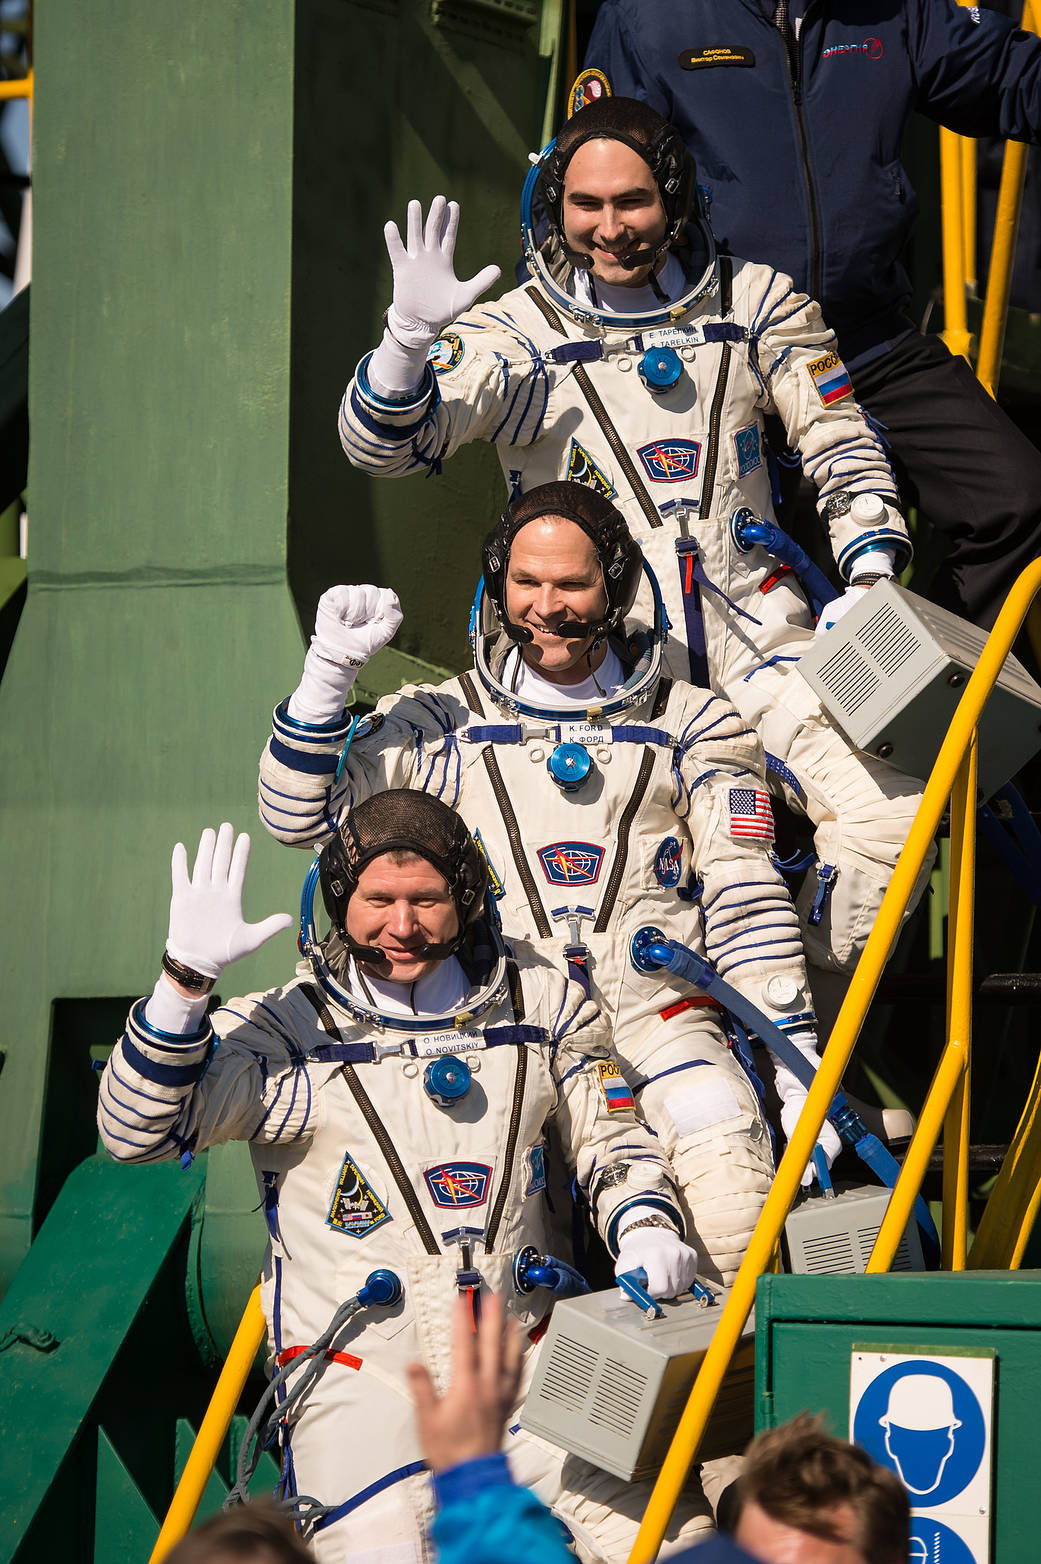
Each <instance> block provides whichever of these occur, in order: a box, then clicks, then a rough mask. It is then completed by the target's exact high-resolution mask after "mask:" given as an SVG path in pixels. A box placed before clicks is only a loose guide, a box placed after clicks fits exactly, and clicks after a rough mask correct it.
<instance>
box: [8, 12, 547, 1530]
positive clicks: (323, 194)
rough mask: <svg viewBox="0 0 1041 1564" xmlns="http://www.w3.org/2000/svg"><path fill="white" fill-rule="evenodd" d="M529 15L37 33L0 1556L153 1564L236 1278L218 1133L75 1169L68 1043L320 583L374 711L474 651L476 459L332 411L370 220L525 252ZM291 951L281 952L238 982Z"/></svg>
mask: <svg viewBox="0 0 1041 1564" xmlns="http://www.w3.org/2000/svg"><path fill="white" fill-rule="evenodd" d="M558 13H559V6H552V5H550V6H540V5H539V4H538V3H537V0H359V3H350V0H295V3H294V0H221V3H220V4H215V3H214V0H178V4H176V5H155V4H150V3H145V0H111V3H109V4H108V5H106V6H105V7H103V8H102V9H100V10H99V9H97V8H93V9H92V10H91V14H90V16H89V19H88V18H85V16H84V14H83V10H82V7H81V6H78V5H76V4H74V3H73V0H48V3H47V4H46V5H43V6H40V7H38V9H37V15H36V25H35V39H34V64H35V73H36V76H35V79H36V97H35V111H34V159H33V168H34V204H35V210H34V228H35V234H34V237H35V255H34V276H33V286H32V298H31V344H32V351H31V360H30V424H31V430H32V440H31V455H30V470H29V482H28V514H29V524H28V525H29V548H28V561H27V565H28V595H27V599H26V603H25V607H24V610H23V612H22V615H21V619H20V622H19V624H18V629H17V633H16V635H15V637H14V642H13V645H12V648H11V653H10V658H9V661H8V663H7V666H6V669H5V671H4V677H3V681H2V684H0V881H2V883H3V885H4V887H5V893H4V896H3V913H2V917H3V922H4V939H3V950H4V977H5V995H4V1007H3V1022H2V1029H3V1038H2V1040H0V1050H2V1053H3V1073H2V1076H0V1184H2V1190H3V1198H2V1203H0V1290H3V1289H7V1292H6V1298H5V1299H4V1302H3V1304H2V1305H0V1354H2V1355H3V1365H2V1367H3V1383H4V1391H3V1397H4V1406H5V1414H6V1415H5V1427H6V1428H7V1429H8V1430H11V1429H12V1428H17V1429H18V1434H17V1437H16V1438H7V1439H5V1441H4V1446H3V1453H2V1454H0V1489H2V1491H3V1494H4V1500H3V1503H2V1505H0V1517H2V1518H0V1561H6V1560H9V1559H14V1558H15V1557H17V1558H18V1559H19V1560H21V1561H26V1560H30V1559H31V1560H36V1559H41V1560H42V1559H52V1558H54V1557H57V1556H59V1549H60V1555H61V1556H62V1557H69V1558H74V1559H78V1558H85V1559H86V1558H93V1557H94V1556H95V1552H94V1550H95V1531H96V1533H97V1541H98V1545H97V1557H98V1558H101V1557H104V1558H105V1559H106V1560H112V1559H116V1558H123V1557H125V1558H126V1559H128V1560H129V1559H132V1558H133V1559H138V1560H140V1559H142V1558H144V1557H146V1556H147V1552H148V1550H149V1548H150V1546H151V1543H152V1542H153V1541H154V1538H155V1535H156V1530H157V1520H158V1519H159V1518H161V1516H162V1514H163V1512H164V1510H165V1506H166V1503H167V1501H168V1499H169V1496H170V1493H171V1491H172V1484H173V1480H174V1475H175V1471H176V1469H177V1466H178V1463H179V1461H181V1460H183V1456H184V1453H185V1441H186V1440H187V1439H188V1438H189V1432H188V1431H189V1429H190V1427H191V1426H193V1425H195V1424H197V1421H198V1418H199V1416H200V1415H201V1412H202V1410H203V1408H204V1406H205V1400H206V1392H207V1391H208V1389H209V1388H210V1387H211V1385H212V1380H213V1362H214V1361H215V1359H216V1356H217V1354H219V1353H220V1352H222V1351H223V1350H224V1349H225V1348H226V1346H227V1343H228V1341H229V1339H230V1336H231V1334H232V1331H233V1329H234V1325H235V1323H236V1321H237V1318H238V1314H239V1312H240V1310H241V1307H242V1304H243V1303H244V1301H245V1298H246V1295H247V1293H248V1290H249V1287H250V1285H251V1284H252V1281H253V1279H254V1277H255V1274H256V1270H257V1265H258V1261H259V1258H260V1254H261V1251H262V1243H263V1224H262V1221H261V1219H260V1218H259V1217H258V1216H257V1215H256V1214H254V1213H253V1212H252V1208H253V1207H254V1206H255V1205H256V1191H255V1186H254V1183H253V1179H252V1175H251V1173H250V1171H249V1165H248V1159H247V1158H246V1157H245V1155H244V1154H241V1153H242V1148H234V1147H233V1148H227V1149H221V1150H218V1151H214V1152H211V1153H209V1154H208V1155H207V1156H205V1157H201V1158H199V1160H198V1162H197V1164H196V1165H195V1166H193V1167H192V1168H191V1169H189V1170H188V1171H184V1172H182V1170H181V1169H180V1168H179V1167H177V1166H176V1165H175V1166H172V1167H170V1166H164V1167H155V1168H139V1169H134V1168H121V1167H118V1166H116V1165H111V1164H108V1163H107V1162H105V1161H102V1160H98V1159H97V1158H96V1157H95V1148H96V1132H95V1130H94V1126H93V1115H94V1103H95V1098H96V1089H95V1082H94V1077H93V1075H92V1071H91V1062H92V1055H93V1056H94V1057H95V1058H97V1057H99V1056H101V1055H103V1054H104V1052H105V1050H106V1048H107V1046H108V1045H110V1044H111V1042H112V1040H113V1037H114V1035H115V1033H116V1032H117V1031H118V1029H119V1027H120V1024H121V1014H122V1012H123V1011H124V1010H125V1006H126V1002H127V1000H128V999H129V998H130V997H132V996H135V995H137V994H139V993H141V992H142V991H144V990H147V989H149V988H150V987H151V985H152V983H153V981H154V978H155V974H156V971H157V963H158V958H159V956H160V954H161V952H162V948H163V941H164V937H165V928H166V903H167V890H166V887H167V884H168V879H167V864H168V860H169V851H170V848H171V846H172V844H173V842H174V841H176V840H177V839H178V838H181V839H183V840H185V841H187V842H189V843H193V842H194V841H195V839H196V838H197V835H198V831H199V829H200V827H201V826H202V825H204V824H207V823H213V824H216V823H217V822H219V821H220V820H221V819H229V820H231V821H233V822H234V823H235V824H236V825H237V826H239V827H249V826H251V825H252V824H253V823H254V822H255V820H256V760H257V755H258V753H259V750H260V747H261V745H262V744H263V742H264V738H265V735H266V731H267V727H268V721H269V715H270V710H271V707H272V705H273V704H274V702H275V701H276V700H277V699H279V698H280V697H281V696H282V695H283V694H284V693H285V692H286V690H287V689H289V688H290V687H291V685H292V683H293V681H294V679H295V676H296V671H297V669H298V665H299V660H300V653H301V646H302V637H301V625H304V626H306V627H308V628H309V626H310V623H311V622H312V619H313V612H314V605H315V602H316V600H317V597H318V595H319V593H320V592H321V590H322V589H323V588H324V587H325V586H326V585H328V584H330V583H332V582H335V581H340V580H353V581H366V580H371V581H376V582H381V583H392V584H393V585H394V586H395V587H396V589H397V590H398V592H399V593H400V595H401V598H402V601H403V604H404V608H405V613H406V620H405V625H404V628H403V630H402V632H401V634H400V636H399V637H398V642H397V645H396V649H395V650H394V651H393V652H389V653H387V654H386V655H384V656H383V657H382V658H381V659H379V660H378V661H377V662H376V663H374V665H373V667H372V669H371V670H370V671H369V674H368V678H367V682H366V684H365V685H364V686H363V688H362V691H361V694H362V696H363V697H368V698H372V697H374V696H375V695H377V694H378V693H380V692H382V691H385V690H389V689H392V688H396V687H397V685H398V684H399V683H400V682H401V681H402V680H403V679H405V678H408V677H416V676H420V675H425V674H429V673H434V674H435V675H437V676H441V674H442V670H447V669H451V668H454V667H458V666H460V665H462V663H463V660H464V658H465V655H466V645H465V624H466V610H467V607H468V599H469V594H470V592H471V590H472V586H473V582H472V580H471V575H472V570H471V567H470V566H467V568H465V569H460V562H461V561H463V560H468V561H473V560H474V559H475V558H476V549H475V543H476V541H477V539H478V538H479V537H480V535H481V534H482V532H483V530H484V529H485V528H486V526H487V525H488V522H489V518H490V516H491V515H492V514H493V513H494V511H495V508H496V506H497V505H498V504H499V503H501V496H502V479H501V475H500V474H499V471H498V467H497V464H496V463H495V461H494V458H493V456H492V454H491V452H490V451H487V450H485V451H474V452H468V453H465V454H464V455H463V456H462V457H461V458H460V459H458V460H456V461H455V462H453V464H452V466H451V470H450V472H448V473H446V475H445V476H444V477H443V478H441V479H440V480H438V481H437V482H431V483H429V484H423V483H411V484H402V485H394V484H370V483H369V482H368V481H367V480H365V479H363V478H361V477H360V476H359V475H357V474H355V473H354V472H353V471H352V469H351V468H350V467H349V466H348V464H347V462H346V461H345V460H344V458H343V456H342V454H341V452H340V449H339V443H338V439H337V433H336V412H337V406H338V402H339V398H340V395H341V393H342V390H343V387H344V385H345V383H346V381H347V378H348V376H349V374H350V372H351V370H352V369H353V366H354V364H355V362H356V360H357V359H358V358H359V357H360V355H361V353H362V352H363V351H364V350H365V348H367V347H368V346H369V345H371V343H372V341H373V340H375V338H376V337H377V335H378V330H379V321H380V315H381V313H382V310H383V308H384V306H385V305H386V303H387V302H388V300H389V297H390V276H389V266H388V263H387V260H386V256H385V252H384V248H383V243H382V238H381V232H382V225H383V222H384V221H385V219H386V217H387V215H388V213H389V212H394V211H396V212H398V213H399V214H400V215H401V216H402V217H403V215H404V207H405V202H406V200H407V198H408V197H409V196H413V195H414V196H418V197H420V198H422V199H423V200H424V202H427V201H429V199H430V197H431V196H433V195H434V194H436V193H437V192H438V191H441V190H444V191H445V192H446V193H448V194H449V195H451V196H454V197H457V198H458V199H459V200H460V202H461V203H462V206H463V211H464V214H465V227H464V234H463V238H462V242H461V245H460V252H461V254H460V260H461V264H462V266H464V267H468V268H469V269H470V270H471V271H472V270H475V269H476V268H477V266H478V265H479V264H483V263H485V262H486V261H488V260H489V259H495V260H497V261H498V262H499V263H500V264H501V265H502V267H503V269H504V270H508V269H509V268H511V267H512V265H513V264H514V261H515V258H516V254H517V251H518V245H517V241H516V237H515V236H516V231H517V228H516V222H517V220H516V212H517V203H518V192H519V188H520V184H521V181H522V179H523V176H524V172H525V168H526V155H527V153H528V152H529V151H530V150H531V149H532V148H534V147H536V146H537V145H538V144H539V137H540V134H541V131H542V121H543V112H544V111H543V100H544V97H545V90H546V83H547V76H548V74H549V72H550V70H551V68H552V52H553V46H554V42H555V39H556V36H557V35H558V34H559V23H558ZM482 235H484V238H483V239H482V237H481V236H482ZM488 235H491V236H493V237H492V240H491V244H490V247H489V240H488V237H487V236H488ZM9 543H10V540H9V539H6V538H5V544H9ZM5 551H6V552H7V553H8V555H10V554H11V553H13V549H12V548H10V547H7V548H6V550H5ZM7 568H8V574H9V575H11V578H12V579H11V582H10V583H8V581H7V578H6V577H5V579H4V582H3V583H2V584H3V585H4V586H5V587H9V586H11V585H17V581H16V580H15V577H17V575H18V567H17V565H16V564H13V563H12V564H11V565H10V566H9V567H7ZM255 835H256V836H257V837H258V840H256V842H255V847H254V860H253V864H252V866H251V869H250V886H249V890H248V893H247V901H248V904H247V916H250V917H256V916H260V915H261V914H262V912H266V911H269V910H273V909H276V908H286V909H292V908H293V907H294V906H295V904H296V902H297V898H298V895H299V886H300V883H301V881H302V879H303V875H304V872H305V870H306V868H307V859H306V857H305V856H304V855H303V854H299V855H297V854H292V853H288V852H286V851H285V850H284V849H282V848H280V847H277V846H276V845H275V844H274V843H272V842H269V841H268V840H267V839H266V838H265V837H264V836H263V833H261V832H256V833H255ZM294 959H295V951H294V946H293V941H292V936H291V935H285V936H282V937H281V938H279V939H278V940H276V941H274V942H273V943H272V944H271V945H269V946H267V947H266V948H265V949H264V951H263V952H262V953H260V954H259V955H258V956H257V957H255V958H252V959H251V960H249V961H248V962H243V963H241V965H240V966H239V967H237V968H236V969H235V971H234V974H233V976H232V978H231V981H232V982H233V983H234V985H235V988H236V990H237V991H240V992H243V991H246V990H248V989H251V988H257V987H261V986H265V985H267V984H268V983H270V982H273V981H276V980H277V979H279V978H284V977H285V976H286V975H287V973H288V972H290V971H291V970H292V966H293V962H294ZM85 1159H86V1160H85ZM30 1245H31V1248H30ZM27 1256H28V1258H27ZM233 1438H234V1431H233ZM224 1476H225V1478H226V1477H227V1471H226V1470H225V1473H224ZM269 1486H270V1482H269ZM219 1489H220V1480H219V1479H217V1478H215V1479H214V1485H213V1492H212V1493H211V1495H210V1499H211V1500H212V1499H213V1498H214V1495H216V1494H217V1492H218V1490H219ZM59 1539H60V1541H59Z"/></svg>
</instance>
